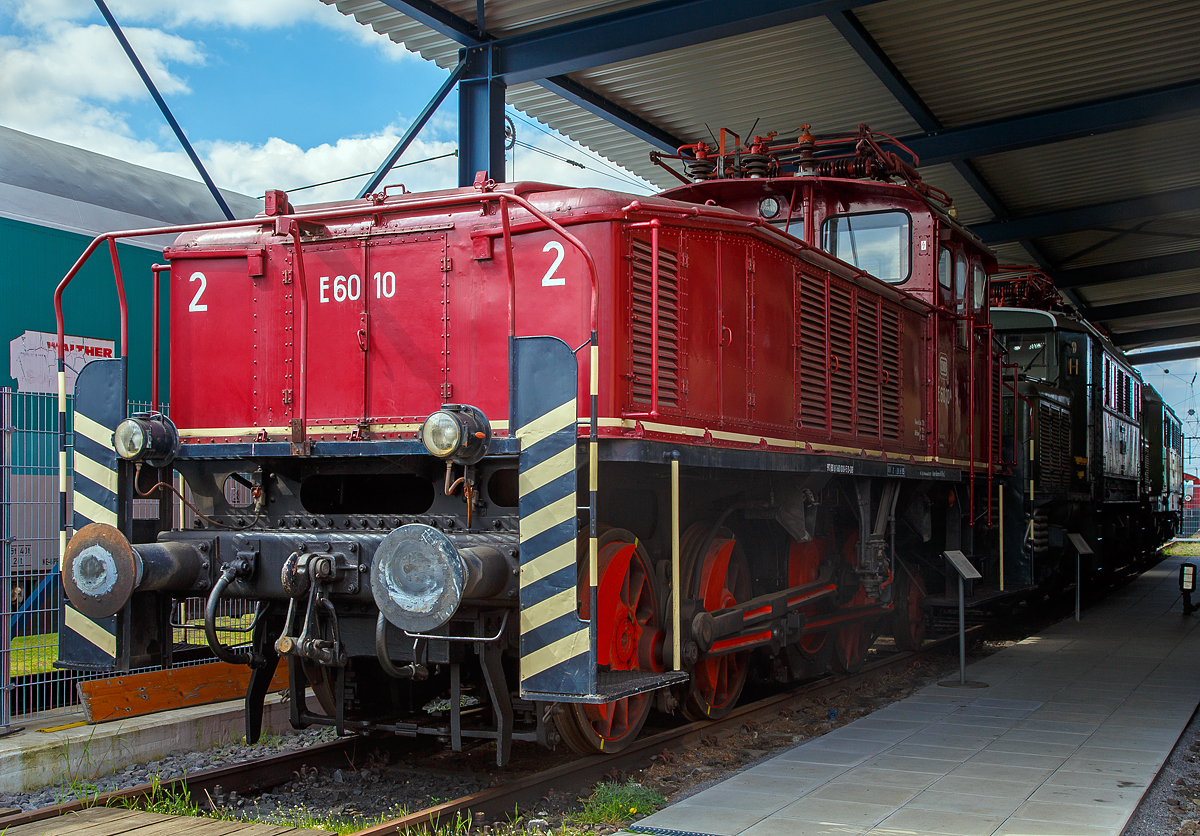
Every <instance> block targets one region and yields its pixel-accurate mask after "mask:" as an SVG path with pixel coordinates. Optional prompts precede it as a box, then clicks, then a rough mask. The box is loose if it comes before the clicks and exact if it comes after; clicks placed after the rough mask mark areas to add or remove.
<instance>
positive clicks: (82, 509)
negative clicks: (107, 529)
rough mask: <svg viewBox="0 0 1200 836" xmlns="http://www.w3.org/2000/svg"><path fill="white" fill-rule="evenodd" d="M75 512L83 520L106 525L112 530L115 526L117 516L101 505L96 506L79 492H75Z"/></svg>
mask: <svg viewBox="0 0 1200 836" xmlns="http://www.w3.org/2000/svg"><path fill="white" fill-rule="evenodd" d="M75 510H76V511H78V512H79V513H80V515H82V516H83V518H84V519H87V520H91V521H92V522H97V523H108V524H109V525H111V526H113V527H114V528H115V527H116V525H117V515H116V514H115V513H113V512H112V511H110V510H108V509H107V508H105V507H104V506H103V505H99V504H97V503H96V502H94V501H93V500H91V499H89V498H88V497H87V496H86V495H84V494H82V493H80V492H79V491H75Z"/></svg>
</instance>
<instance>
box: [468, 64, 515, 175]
mask: <svg viewBox="0 0 1200 836" xmlns="http://www.w3.org/2000/svg"><path fill="white" fill-rule="evenodd" d="M494 60H495V54H494V52H493V51H492V46H491V44H483V45H482V46H474V47H468V48H467V49H464V50H462V52H461V63H463V64H464V65H465V71H464V74H463V78H461V79H460V80H459V82H458V185H459V186H469V185H471V184H472V183H473V182H474V181H475V175H476V173H477V172H480V171H486V172H487V173H488V176H489V177H490V178H491V179H493V180H496V181H497V182H501V181H503V180H504V179H505V153H504V90H505V84H504V81H503V79H501V78H498V77H497V76H496V75H495V73H493V72H491V67H492V65H493V62H494Z"/></svg>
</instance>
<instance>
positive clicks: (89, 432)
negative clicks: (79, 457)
mask: <svg viewBox="0 0 1200 836" xmlns="http://www.w3.org/2000/svg"><path fill="white" fill-rule="evenodd" d="M75 432H77V433H79V434H80V435H82V436H83V437H84V438H90V439H91V440H92V441H94V442H96V443H97V444H99V445H100V446H101V447H107V448H108V449H109V450H111V449H112V434H113V431H112V430H110V429H108V428H107V427H102V426H100V425H99V424H97V423H96V422H95V421H93V420H92V419H91V418H89V417H87V416H86V415H84V414H83V413H82V412H76V413H75Z"/></svg>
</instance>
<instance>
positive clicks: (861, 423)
mask: <svg viewBox="0 0 1200 836" xmlns="http://www.w3.org/2000/svg"><path fill="white" fill-rule="evenodd" d="M857 301H858V305H857V306H856V309H855V314H856V319H857V323H856V324H857V328H856V330H855V332H854V342H855V348H856V351H855V355H854V363H855V371H856V372H857V375H856V377H857V380H856V382H855V383H856V389H857V391H856V393H855V394H856V399H855V400H856V405H857V407H858V413H857V415H856V418H857V424H858V434H859V435H860V436H870V437H878V436H879V412H880V404H879V394H880V392H879V383H880V381H881V380H882V379H883V368H882V366H881V364H880V360H881V358H880V356H879V300H878V299H876V298H873V297H870V296H866V295H864V294H861V293H860V294H858V300H857Z"/></svg>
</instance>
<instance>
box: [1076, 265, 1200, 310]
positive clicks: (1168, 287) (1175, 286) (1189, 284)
mask: <svg viewBox="0 0 1200 836" xmlns="http://www.w3.org/2000/svg"><path fill="white" fill-rule="evenodd" d="M1076 293H1077V294H1078V295H1079V296H1080V297H1081V298H1082V299H1083V300H1084V301H1085V302H1086V303H1087V304H1088V305H1119V304H1121V303H1122V302H1132V301H1134V300H1136V299H1157V298H1158V297H1160V296H1178V295H1179V294H1182V293H1200V270H1180V271H1177V272H1174V273H1162V274H1160V275H1157V276H1152V277H1149V278H1142V279H1126V280H1125V281H1120V282H1110V283H1108V284H1100V285H1093V286H1091V287H1080V288H1077V289H1076ZM1194 316H1195V312H1193V318H1194Z"/></svg>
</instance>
